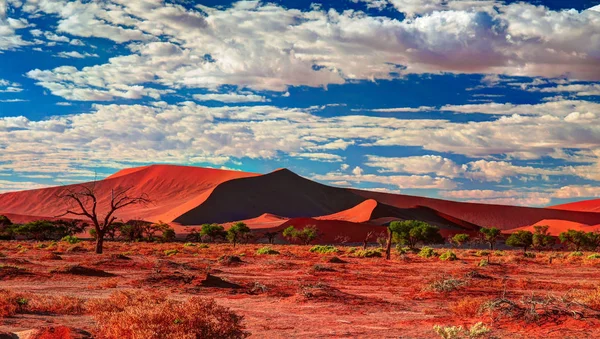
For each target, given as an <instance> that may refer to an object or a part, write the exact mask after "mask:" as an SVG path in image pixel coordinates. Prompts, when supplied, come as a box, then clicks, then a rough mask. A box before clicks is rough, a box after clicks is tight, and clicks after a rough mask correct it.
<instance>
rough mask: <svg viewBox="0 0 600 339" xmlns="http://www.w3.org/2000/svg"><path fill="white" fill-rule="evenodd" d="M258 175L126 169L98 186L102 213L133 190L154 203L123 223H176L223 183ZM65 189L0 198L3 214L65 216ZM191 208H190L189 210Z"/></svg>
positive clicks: (134, 210) (124, 214)
mask: <svg viewBox="0 0 600 339" xmlns="http://www.w3.org/2000/svg"><path fill="white" fill-rule="evenodd" d="M257 175H258V174H255V173H244V172H238V171H225V170H218V169H211V168H200V167H189V166H172V165H153V166H147V167H142V168H140V169H138V170H134V169H127V170H124V171H121V172H117V173H116V174H115V175H112V176H110V177H108V178H106V179H104V180H99V181H98V182H97V183H96V186H95V187H96V188H95V189H96V191H97V192H98V198H99V202H98V206H99V212H100V213H102V212H104V211H103V210H102V208H103V207H106V206H108V202H109V201H110V194H111V189H123V188H129V187H131V191H130V192H129V194H130V195H132V196H136V195H141V194H146V195H148V197H149V198H150V199H151V200H152V203H151V204H149V205H147V206H140V205H135V206H129V207H127V208H124V209H123V210H120V211H119V213H118V215H117V216H118V217H119V218H121V219H123V220H129V219H144V220H149V221H158V220H159V219H160V220H164V221H166V222H168V221H171V220H173V219H174V218H176V217H177V216H179V215H181V214H183V213H185V212H187V211H188V210H189V209H191V208H193V207H194V206H197V205H199V204H201V203H202V202H203V200H204V199H206V197H208V195H209V194H203V193H207V192H208V193H209V192H210V191H211V190H212V189H213V188H215V187H216V186H218V185H219V184H220V183H222V182H225V181H228V180H231V179H235V178H243V177H252V176H257ZM75 187H76V185H68V186H66V187H50V188H43V189H37V190H29V191H21V192H11V193H5V194H0V213H12V214H21V215H35V216H43V217H53V216H57V215H60V214H62V213H64V212H65V210H66V208H67V207H68V205H67V204H66V203H65V201H64V200H61V199H59V198H57V195H59V194H61V193H62V192H64V190H65V189H66V188H75ZM188 205H191V206H190V207H189V208H188Z"/></svg>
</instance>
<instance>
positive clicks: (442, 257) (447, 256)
mask: <svg viewBox="0 0 600 339" xmlns="http://www.w3.org/2000/svg"><path fill="white" fill-rule="evenodd" d="M457 259H458V257H457V256H456V254H454V252H452V251H446V252H444V253H442V255H440V260H444V261H454V260H457Z"/></svg>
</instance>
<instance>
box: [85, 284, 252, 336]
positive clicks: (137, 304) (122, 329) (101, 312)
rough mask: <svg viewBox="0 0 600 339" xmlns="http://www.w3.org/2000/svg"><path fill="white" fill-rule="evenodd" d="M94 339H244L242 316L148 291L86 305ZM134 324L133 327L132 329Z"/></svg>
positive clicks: (197, 299) (119, 294) (203, 302)
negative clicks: (94, 335)
mask: <svg viewBox="0 0 600 339" xmlns="http://www.w3.org/2000/svg"><path fill="white" fill-rule="evenodd" d="M87 310H88V312H89V313H90V314H91V315H92V317H93V318H94V320H96V322H97V329H96V333H95V334H96V336H97V337H101V338H105V339H117V338H124V337H127V338H148V339H160V338H246V337H248V336H249V335H250V334H249V333H248V332H246V330H245V327H244V325H243V323H242V320H243V317H242V316H239V315H237V314H235V313H234V312H232V311H231V310H229V309H227V308H225V307H223V306H219V305H217V304H216V303H215V302H214V300H212V299H203V298H200V297H192V298H190V299H188V300H186V301H175V300H170V299H167V298H166V297H165V296H164V295H161V294H158V293H148V292H124V291H122V292H115V293H113V294H111V295H110V296H109V297H108V298H107V299H98V300H93V301H90V302H88V305H87ZM132 325H135V326H132Z"/></svg>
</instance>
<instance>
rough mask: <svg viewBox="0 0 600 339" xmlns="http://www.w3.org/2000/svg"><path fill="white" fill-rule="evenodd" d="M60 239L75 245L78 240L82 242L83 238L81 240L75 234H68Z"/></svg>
mask: <svg viewBox="0 0 600 339" xmlns="http://www.w3.org/2000/svg"><path fill="white" fill-rule="evenodd" d="M60 241H64V242H66V243H68V244H71V245H74V244H77V243H78V242H80V241H81V240H79V238H77V237H76V236H74V235H67V236H64V237H63V238H62V239H60Z"/></svg>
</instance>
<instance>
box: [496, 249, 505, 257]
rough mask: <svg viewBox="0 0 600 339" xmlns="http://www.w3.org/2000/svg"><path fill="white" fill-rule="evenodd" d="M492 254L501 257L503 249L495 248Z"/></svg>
mask: <svg viewBox="0 0 600 339" xmlns="http://www.w3.org/2000/svg"><path fill="white" fill-rule="evenodd" d="M494 255H495V256H497V257H502V256H504V251H500V250H495V251H494Z"/></svg>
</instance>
